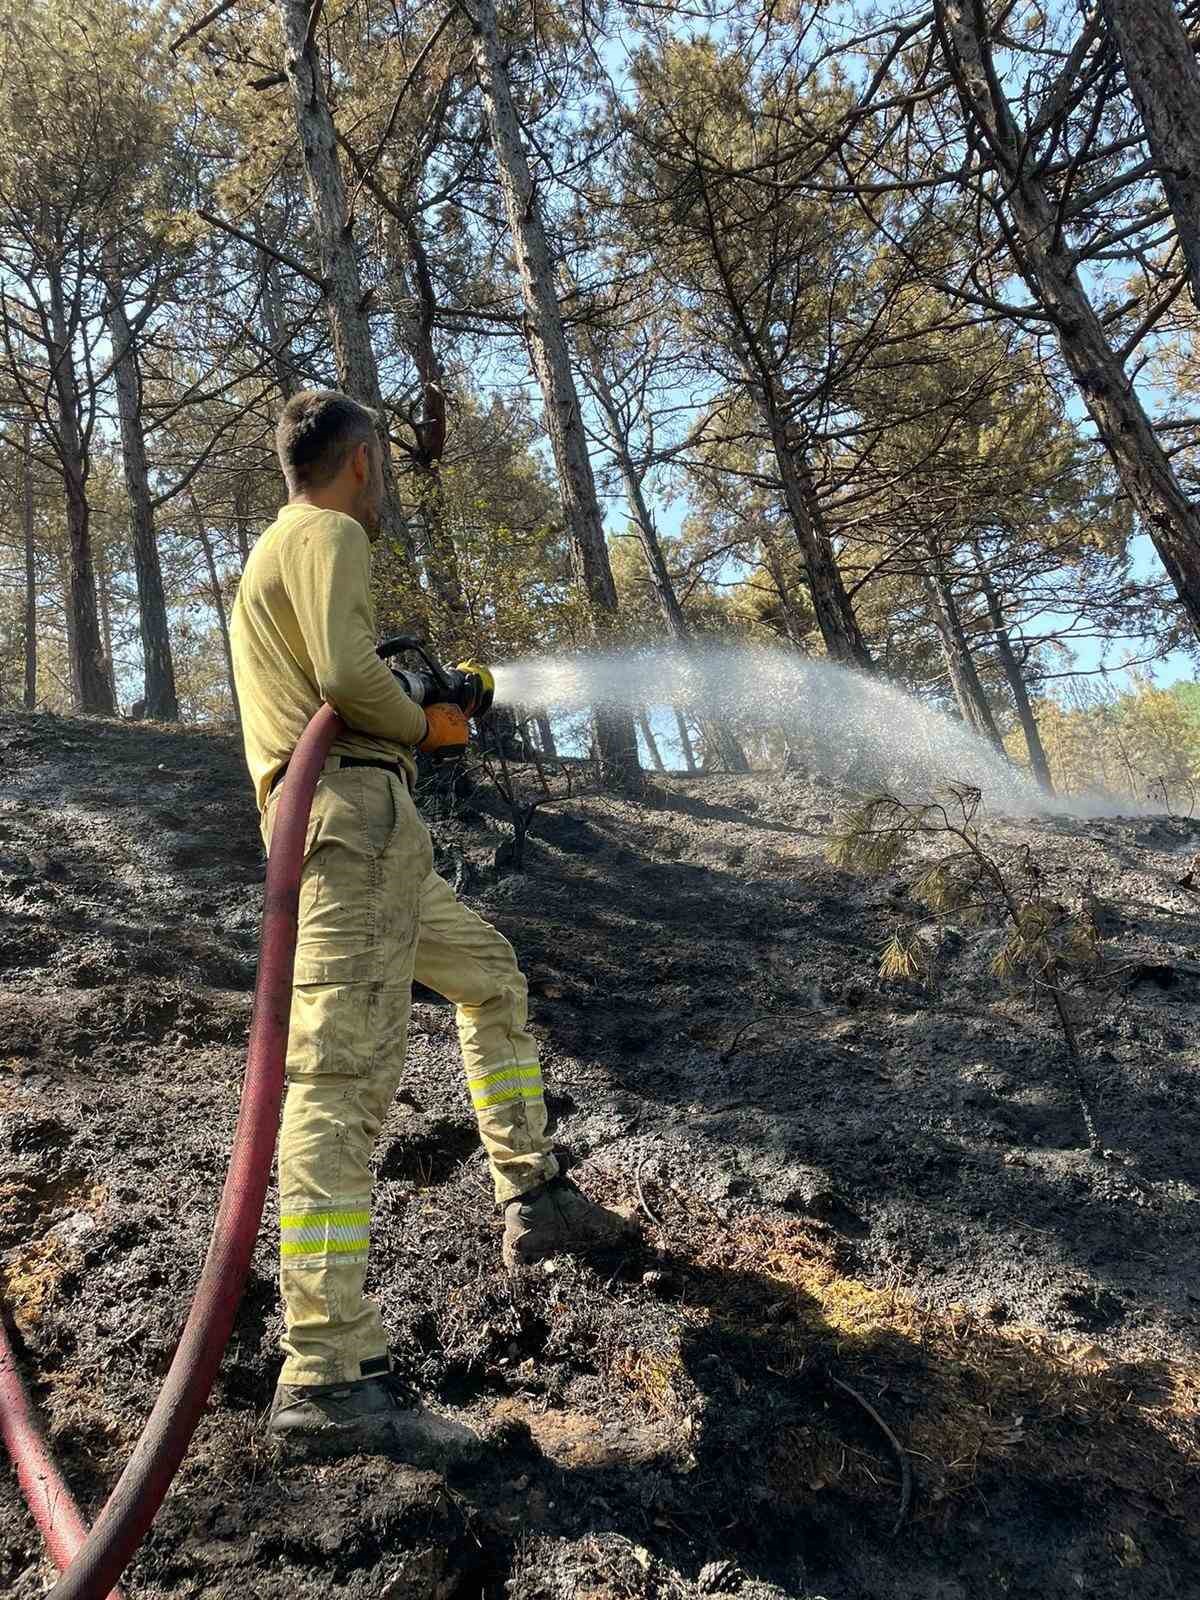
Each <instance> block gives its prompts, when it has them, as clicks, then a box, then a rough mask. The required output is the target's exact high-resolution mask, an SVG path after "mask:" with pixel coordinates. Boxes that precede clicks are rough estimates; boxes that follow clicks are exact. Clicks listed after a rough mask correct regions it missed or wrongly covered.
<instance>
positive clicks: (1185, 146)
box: [1100, 0, 1200, 306]
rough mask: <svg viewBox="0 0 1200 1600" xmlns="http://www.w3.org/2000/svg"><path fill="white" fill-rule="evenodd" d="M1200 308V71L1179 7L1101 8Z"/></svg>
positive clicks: (1159, 3) (1110, 0) (1165, 2)
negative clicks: (1173, 222) (1165, 197)
mask: <svg viewBox="0 0 1200 1600" xmlns="http://www.w3.org/2000/svg"><path fill="white" fill-rule="evenodd" d="M1100 11H1101V14H1102V15H1103V17H1104V19H1105V21H1106V22H1107V24H1108V28H1109V31H1110V33H1111V34H1112V37H1113V38H1114V39H1115V40H1116V44H1117V49H1118V50H1119V51H1120V54H1121V62H1122V65H1123V66H1124V68H1125V81H1126V82H1127V83H1128V85H1129V92H1130V94H1131V95H1132V96H1133V101H1134V104H1135V105H1136V106H1137V109H1138V113H1139V115H1140V116H1141V119H1142V123H1143V125H1144V127H1145V130H1146V142H1147V143H1148V144H1149V146H1150V154H1151V155H1152V156H1153V158H1154V164H1155V166H1156V167H1157V169H1158V175H1159V178H1160V179H1161V180H1162V186H1163V189H1164V191H1165V193H1166V196H1167V204H1168V205H1169V206H1170V208H1171V214H1172V216H1173V217H1174V218H1175V231H1176V232H1177V233H1178V235H1179V243H1180V247H1181V248H1182V250H1183V257H1184V260H1185V261H1186V262H1187V269H1188V287H1189V288H1190V289H1191V292H1192V299H1193V301H1194V302H1195V303H1196V305H1197V306H1200V65H1197V62H1196V55H1195V52H1194V51H1193V49H1192V45H1191V41H1190V40H1189V38H1188V36H1187V31H1186V29H1185V28H1184V25H1183V19H1182V18H1181V17H1180V15H1179V12H1178V11H1177V10H1176V9H1175V5H1174V0H1101V5H1100Z"/></svg>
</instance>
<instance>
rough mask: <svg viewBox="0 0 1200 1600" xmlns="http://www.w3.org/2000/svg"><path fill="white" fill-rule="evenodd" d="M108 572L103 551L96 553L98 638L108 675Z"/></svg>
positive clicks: (110, 646)
mask: <svg viewBox="0 0 1200 1600" xmlns="http://www.w3.org/2000/svg"><path fill="white" fill-rule="evenodd" d="M108 580H109V572H108V566H107V563H106V562H105V560H104V551H103V550H99V551H97V553H96V599H97V601H98V602H99V605H100V640H101V643H102V644H103V646H104V659H105V661H106V662H107V663H108V670H109V674H110V676H111V675H112V673H113V641H112V596H111V592H110V590H109V583H108Z"/></svg>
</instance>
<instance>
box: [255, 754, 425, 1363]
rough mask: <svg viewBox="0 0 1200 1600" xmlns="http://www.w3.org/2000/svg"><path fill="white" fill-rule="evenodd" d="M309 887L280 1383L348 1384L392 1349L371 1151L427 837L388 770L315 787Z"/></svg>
mask: <svg viewBox="0 0 1200 1600" xmlns="http://www.w3.org/2000/svg"><path fill="white" fill-rule="evenodd" d="M313 811H314V820H313V824H312V825H311V827H310V834H309V856H308V858H307V860H306V864H305V871H304V875H303V878H302V881H301V892H300V937H299V942H298V945H297V951H296V976H295V983H294V986H293V990H292V1011H291V1032H290V1037H289V1041H288V1063H287V1067H288V1089H287V1096H286V1099H285V1101H284V1110H283V1125H282V1128H281V1131H280V1139H279V1209H280V1288H281V1290H282V1294H283V1301H284V1322H285V1332H284V1338H283V1341H282V1344H283V1353H284V1364H283V1371H282V1373H281V1374H280V1378H281V1381H282V1382H284V1383H292V1384H306V1383H339V1382H347V1381H351V1380H353V1379H355V1378H358V1377H361V1376H362V1375H363V1364H364V1363H367V1364H368V1368H370V1366H371V1364H372V1363H377V1362H380V1361H381V1360H382V1359H383V1358H384V1357H385V1356H386V1352H387V1344H388V1341H387V1335H386V1332H385V1330H384V1327H383V1322H382V1319H381V1317H380V1314H379V1310H378V1307H377V1306H375V1304H374V1303H373V1302H372V1301H371V1300H369V1299H367V1298H366V1297H365V1295H364V1293H363V1287H364V1283H365V1280H366V1273H367V1257H368V1251H369V1246H370V1212H371V1168H370V1159H371V1150H372V1147H373V1145H374V1142H375V1137H376V1135H377V1134H378V1132H379V1128H380V1126H381V1124H382V1122H383V1119H384V1117H385V1116H386V1114H387V1109H388V1105H389V1104H390V1102H391V1099H392V1096H393V1095H394V1093H395V1090H396V1086H397V1084H398V1082H399V1079H400V1076H401V1073H402V1070H403V1065H404V1052H405V1044H406V1039H407V1030H408V1016H409V1010H410V1007H411V1001H412V983H411V977H412V954H413V950H414V948H415V944H416V931H417V902H418V896H419V885H420V884H421V882H422V881H423V879H424V877H425V874H426V873H427V872H428V870H429V866H430V862H431V857H432V851H431V848H430V845H429V835H428V832H427V830H426V829H425V827H424V825H423V824H422V823H421V821H420V819H419V817H418V816H417V814H416V811H415V809H414V808H413V806H412V802H411V799H410V798H409V797H408V795H407V792H406V791H404V790H402V788H401V786H400V785H399V783H397V782H396V780H395V779H392V778H390V777H389V776H388V775H387V774H386V773H383V772H376V771H375V770H374V769H370V768H367V769H351V770H349V771H346V772H339V773H336V774H334V775H326V776H325V777H323V779H322V781H321V783H320V784H319V785H318V788H317V795H316V799H315V801H314V807H313Z"/></svg>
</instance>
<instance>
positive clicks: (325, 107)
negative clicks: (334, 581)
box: [280, 0, 413, 569]
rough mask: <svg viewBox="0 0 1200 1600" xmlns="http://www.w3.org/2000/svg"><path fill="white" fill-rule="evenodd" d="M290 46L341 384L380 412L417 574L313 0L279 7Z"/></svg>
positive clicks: (399, 525) (408, 554) (394, 517)
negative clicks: (315, 34)
mask: <svg viewBox="0 0 1200 1600" xmlns="http://www.w3.org/2000/svg"><path fill="white" fill-rule="evenodd" d="M280 9H281V13H282V19H283V35H284V41H285V46H286V51H285V53H286V61H285V71H286V73H287V80H288V85H289V87H290V89H291V93H292V107H293V111H294V113H295V118H296V129H297V132H298V133H299V136H300V148H301V152H302V155H303V161H304V176H305V181H306V183H307V187H308V196H309V200H310V202H311V205H312V212H313V222H314V225H315V228H316V234H317V243H318V248H319V250H320V256H321V276H322V278H323V279H324V282H325V305H326V309H327V312H328V315H329V331H330V335H331V337H332V342H333V354H334V361H335V363H336V365H337V373H338V382H339V383H340V384H341V386H342V388H343V389H344V390H345V392H346V393H347V394H348V395H349V396H350V397H351V398H352V399H354V400H357V401H358V402H359V404H360V405H364V406H369V407H370V408H371V410H372V411H374V413H375V416H376V421H377V427H378V432H379V442H380V445H381V447H382V451H383V483H384V496H383V511H382V515H381V517H380V531H381V533H382V535H383V537H384V539H386V541H387V543H388V545H389V547H390V548H391V550H392V551H393V553H394V554H395V555H396V556H397V558H398V559H400V560H401V561H402V562H403V563H404V564H405V565H406V566H407V567H409V568H410V569H411V566H412V560H413V549H412V540H411V538H410V536H409V533H408V527H407V524H406V523H405V520H404V518H403V517H402V516H401V514H400V504H399V498H398V496H397V494H396V477H395V471H394V469H393V466H392V446H391V440H390V438H389V436H388V424H387V415H386V413H385V411H384V407H383V391H382V389H381V388H380V384H379V364H378V362H377V361H376V359H375V351H374V348H373V346H372V344H371V324H370V319H369V317H368V315H367V296H366V295H365V294H364V293H363V286H362V275H361V273H360V272H359V268H358V257H357V256H356V255H355V252H354V239H353V226H354V219H353V218H352V217H351V216H350V215H349V212H348V208H347V202H346V185H345V183H344V181H343V178H342V169H341V165H340V163H339V160H338V150H337V134H336V131H335V129H334V125H333V117H332V115H331V113H330V110H329V102H328V101H327V100H326V98H325V85H324V80H323V78H322V76H321V70H320V64H319V62H318V60H317V52H316V45H315V44H314V42H313V41H312V40H311V39H310V38H309V36H308V19H309V14H310V0H280Z"/></svg>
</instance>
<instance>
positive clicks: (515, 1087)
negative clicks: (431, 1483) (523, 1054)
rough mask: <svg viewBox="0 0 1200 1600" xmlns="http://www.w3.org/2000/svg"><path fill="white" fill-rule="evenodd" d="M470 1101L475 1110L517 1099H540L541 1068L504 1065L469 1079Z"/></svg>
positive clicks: (508, 1102)
mask: <svg viewBox="0 0 1200 1600" xmlns="http://www.w3.org/2000/svg"><path fill="white" fill-rule="evenodd" d="M469 1087H470V1090H471V1103H472V1105H474V1107H475V1109H476V1110H477V1111H486V1110H487V1109H488V1107H489V1106H500V1105H508V1104H510V1103H512V1102H515V1101H517V1100H540V1099H541V1097H542V1069H541V1068H540V1067H539V1066H537V1065H536V1064H535V1065H533V1066H516V1067H504V1068H503V1069H502V1070H500V1071H498V1072H488V1073H485V1074H484V1076H483V1077H481V1078H472V1079H470V1080H469Z"/></svg>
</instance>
